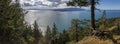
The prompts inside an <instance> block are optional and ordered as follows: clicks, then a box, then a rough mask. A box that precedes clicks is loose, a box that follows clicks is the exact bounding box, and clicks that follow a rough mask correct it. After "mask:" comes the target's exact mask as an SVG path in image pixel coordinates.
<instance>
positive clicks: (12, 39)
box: [0, 0, 25, 44]
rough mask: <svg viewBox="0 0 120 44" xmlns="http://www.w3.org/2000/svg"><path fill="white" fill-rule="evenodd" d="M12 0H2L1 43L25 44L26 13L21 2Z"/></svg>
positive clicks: (0, 9) (0, 12)
mask: <svg viewBox="0 0 120 44" xmlns="http://www.w3.org/2000/svg"><path fill="white" fill-rule="evenodd" d="M11 1H12V0H0V33H1V34H0V44H24V42H25V41H24V39H23V36H22V34H23V31H24V29H25V25H24V23H23V22H24V13H23V12H22V9H21V7H20V4H19V3H11ZM16 2H19V1H16Z"/></svg>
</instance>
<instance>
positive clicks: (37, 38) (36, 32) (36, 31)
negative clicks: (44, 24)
mask: <svg viewBox="0 0 120 44" xmlns="http://www.w3.org/2000/svg"><path fill="white" fill-rule="evenodd" d="M33 31H34V38H35V44H39V41H40V38H41V37H42V33H41V30H40V29H39V26H38V25H37V22H36V21H35V23H34V29H33Z"/></svg>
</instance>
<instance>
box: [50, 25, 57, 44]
mask: <svg viewBox="0 0 120 44" xmlns="http://www.w3.org/2000/svg"><path fill="white" fill-rule="evenodd" d="M51 35H52V39H51V44H56V39H57V35H58V30H57V27H56V24H55V23H54V24H53V28H52V32H51Z"/></svg>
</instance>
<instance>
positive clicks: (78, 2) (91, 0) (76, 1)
mask: <svg viewBox="0 0 120 44" xmlns="http://www.w3.org/2000/svg"><path fill="white" fill-rule="evenodd" d="M98 2H99V0H72V1H70V2H68V3H67V5H68V6H79V7H83V6H85V7H86V6H89V5H90V6H91V28H92V29H94V30H95V5H96V4H99V3H98Z"/></svg>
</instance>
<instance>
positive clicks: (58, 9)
mask: <svg viewBox="0 0 120 44" xmlns="http://www.w3.org/2000/svg"><path fill="white" fill-rule="evenodd" d="M25 10H47V11H49V10H50V11H83V10H85V9H83V8H46V9H41V8H27V9H25Z"/></svg>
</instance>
